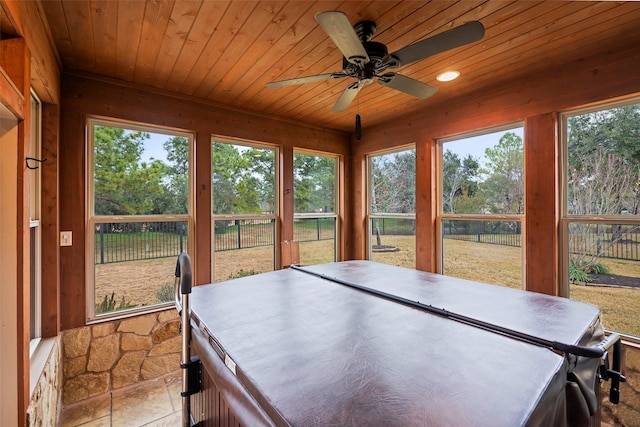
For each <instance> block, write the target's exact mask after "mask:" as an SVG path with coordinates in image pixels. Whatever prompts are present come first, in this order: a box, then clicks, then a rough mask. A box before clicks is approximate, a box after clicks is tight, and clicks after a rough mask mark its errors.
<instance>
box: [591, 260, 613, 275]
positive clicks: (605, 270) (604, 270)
mask: <svg viewBox="0 0 640 427" xmlns="http://www.w3.org/2000/svg"><path fill="white" fill-rule="evenodd" d="M589 272H590V273H591V274H611V270H610V269H609V267H607V266H606V265H604V264H602V263H600V262H598V263H595V264H594V265H593V266H591V269H590V270H589Z"/></svg>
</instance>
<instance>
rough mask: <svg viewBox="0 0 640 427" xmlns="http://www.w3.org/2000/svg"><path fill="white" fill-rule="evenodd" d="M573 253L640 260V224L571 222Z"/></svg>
mask: <svg viewBox="0 0 640 427" xmlns="http://www.w3.org/2000/svg"><path fill="white" fill-rule="evenodd" d="M569 248H570V250H571V253H572V254H580V255H583V256H594V257H598V258H612V259H622V260H629V261H640V226H638V225H622V224H588V223H578V222H574V223H571V224H569Z"/></svg>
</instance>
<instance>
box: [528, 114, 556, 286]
mask: <svg viewBox="0 0 640 427" xmlns="http://www.w3.org/2000/svg"><path fill="white" fill-rule="evenodd" d="M524 129H525V135H524V158H525V167H524V170H525V171H526V179H525V200H526V205H525V227H524V230H525V232H524V235H525V238H524V253H525V287H526V289H527V290H529V291H534V292H540V293H543V294H548V295H558V285H559V280H558V251H559V248H558V224H559V207H558V184H557V182H558V180H557V171H558V149H557V147H558V132H557V129H558V120H557V114H555V113H546V114H541V115H538V116H532V117H528V118H527V119H526V120H525V126H524Z"/></svg>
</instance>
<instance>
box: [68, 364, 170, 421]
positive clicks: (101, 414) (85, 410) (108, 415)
mask: <svg viewBox="0 0 640 427" xmlns="http://www.w3.org/2000/svg"><path fill="white" fill-rule="evenodd" d="M180 375H181V373H180V372H177V373H175V374H169V375H167V376H165V377H162V378H158V379H154V380H149V381H145V382H141V383H138V384H136V385H133V386H130V387H125V388H123V389H120V390H115V391H113V392H111V393H107V394H104V395H102V396H97V397H94V398H92V399H87V400H85V401H82V402H78V403H74V404H72V405H67V406H65V407H63V408H62V414H61V416H60V425H61V426H62V427H78V426H82V427H121V426H127V427H142V426H144V427H164V426H166V427H169V426H171V427H173V426H179V425H180V424H181V421H182V401H181V398H180V390H181V386H180Z"/></svg>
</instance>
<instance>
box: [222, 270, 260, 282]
mask: <svg viewBox="0 0 640 427" xmlns="http://www.w3.org/2000/svg"><path fill="white" fill-rule="evenodd" d="M254 274H258V273H256V272H255V270H244V269H242V268H241V269H240V270H238V271H236V272H235V273H231V274H230V275H229V277H227V280H231V279H239V278H240V277H246V276H253V275H254Z"/></svg>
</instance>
